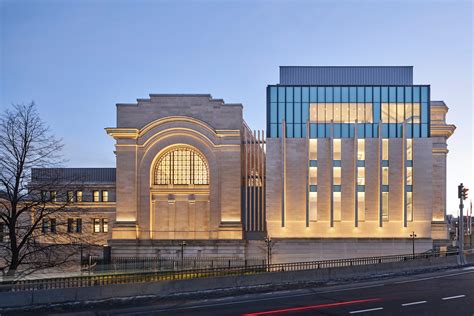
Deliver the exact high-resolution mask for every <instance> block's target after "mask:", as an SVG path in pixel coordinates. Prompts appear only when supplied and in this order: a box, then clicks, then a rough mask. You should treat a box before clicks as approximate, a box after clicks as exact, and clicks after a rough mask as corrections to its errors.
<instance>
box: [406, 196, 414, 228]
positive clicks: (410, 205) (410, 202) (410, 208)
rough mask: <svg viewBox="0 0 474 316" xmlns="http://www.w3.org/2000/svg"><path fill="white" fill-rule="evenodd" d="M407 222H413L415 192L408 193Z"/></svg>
mask: <svg viewBox="0 0 474 316" xmlns="http://www.w3.org/2000/svg"><path fill="white" fill-rule="evenodd" d="M406 203H407V221H409V222H411V221H413V192H407V200H406Z"/></svg>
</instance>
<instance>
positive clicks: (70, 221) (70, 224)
mask: <svg viewBox="0 0 474 316" xmlns="http://www.w3.org/2000/svg"><path fill="white" fill-rule="evenodd" d="M67 232H68V233H73V232H74V219H73V218H68V219H67Z"/></svg>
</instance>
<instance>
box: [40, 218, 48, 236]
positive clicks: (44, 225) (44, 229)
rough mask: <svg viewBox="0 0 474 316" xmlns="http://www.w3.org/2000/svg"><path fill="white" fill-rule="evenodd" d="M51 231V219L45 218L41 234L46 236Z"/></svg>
mask: <svg viewBox="0 0 474 316" xmlns="http://www.w3.org/2000/svg"><path fill="white" fill-rule="evenodd" d="M48 231H49V219H47V218H43V222H42V225H41V232H42V233H43V234H46V233H47V232H48Z"/></svg>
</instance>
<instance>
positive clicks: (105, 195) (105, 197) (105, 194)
mask: <svg viewBox="0 0 474 316" xmlns="http://www.w3.org/2000/svg"><path fill="white" fill-rule="evenodd" d="M108 201H109V191H102V202H108Z"/></svg>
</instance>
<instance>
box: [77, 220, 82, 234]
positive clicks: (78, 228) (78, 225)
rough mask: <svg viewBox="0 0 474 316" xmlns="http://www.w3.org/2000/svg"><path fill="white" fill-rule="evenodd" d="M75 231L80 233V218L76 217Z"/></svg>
mask: <svg viewBox="0 0 474 316" xmlns="http://www.w3.org/2000/svg"><path fill="white" fill-rule="evenodd" d="M76 233H82V219H81V218H76Z"/></svg>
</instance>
